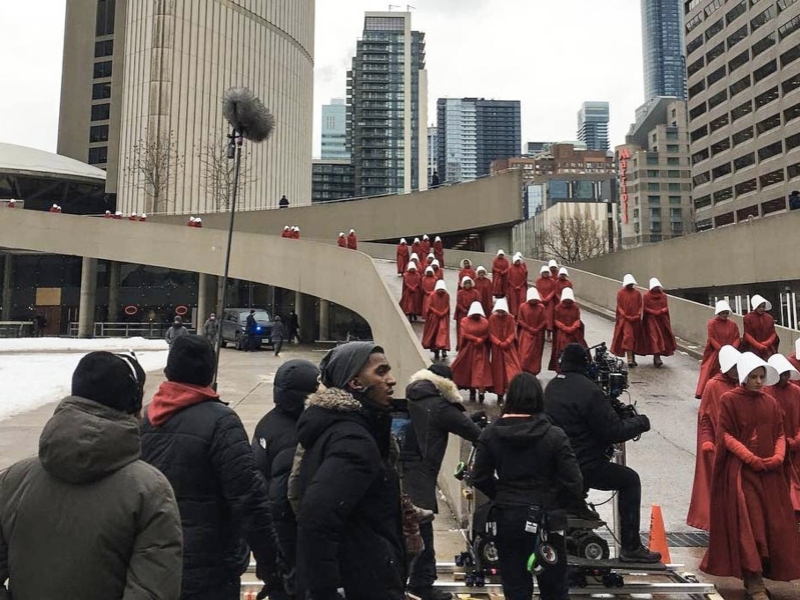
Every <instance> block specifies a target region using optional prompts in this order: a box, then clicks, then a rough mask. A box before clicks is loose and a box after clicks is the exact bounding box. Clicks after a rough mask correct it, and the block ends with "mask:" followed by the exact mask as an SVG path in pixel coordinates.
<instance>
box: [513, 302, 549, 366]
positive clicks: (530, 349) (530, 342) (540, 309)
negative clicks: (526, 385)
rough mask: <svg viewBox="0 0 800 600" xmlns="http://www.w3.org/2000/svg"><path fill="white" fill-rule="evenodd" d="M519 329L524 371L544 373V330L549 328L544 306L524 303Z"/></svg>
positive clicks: (518, 324) (521, 309) (520, 358)
mask: <svg viewBox="0 0 800 600" xmlns="http://www.w3.org/2000/svg"><path fill="white" fill-rule="evenodd" d="M517 327H518V330H517V335H518V337H519V361H520V365H521V366H522V369H523V370H524V371H527V372H528V373H531V374H532V375H538V374H539V373H541V372H542V355H543V354H544V330H545V329H546V327H547V316H546V315H545V312H544V305H543V304H542V303H541V302H539V301H538V300H531V301H530V302H523V303H522V304H521V305H520V307H519V316H518V317H517Z"/></svg>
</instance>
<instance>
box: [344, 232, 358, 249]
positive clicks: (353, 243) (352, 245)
mask: <svg viewBox="0 0 800 600" xmlns="http://www.w3.org/2000/svg"><path fill="white" fill-rule="evenodd" d="M347 247H348V248H349V249H350V250H358V238H357V237H356V234H355V233H348V234H347Z"/></svg>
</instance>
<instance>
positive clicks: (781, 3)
mask: <svg viewBox="0 0 800 600" xmlns="http://www.w3.org/2000/svg"><path fill="white" fill-rule="evenodd" d="M795 2H797V0H778V10H779V11H780V12H783V11H785V10H786V9H787V8H789V7H790V6H791V5H792V4H794V3H795Z"/></svg>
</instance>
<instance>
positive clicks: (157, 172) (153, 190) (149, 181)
mask: <svg viewBox="0 0 800 600" xmlns="http://www.w3.org/2000/svg"><path fill="white" fill-rule="evenodd" d="M182 164H183V159H182V157H181V156H180V155H179V153H178V144H177V142H176V140H175V134H174V133H173V132H171V131H170V132H169V133H168V134H160V135H152V136H151V135H146V136H145V137H144V138H142V139H140V140H139V141H138V142H136V143H135V144H134V145H133V153H132V154H131V155H130V156H129V157H128V161H127V164H126V165H125V174H126V175H127V177H128V178H129V179H130V181H131V182H132V184H133V186H134V187H136V188H137V189H139V190H142V191H143V192H144V193H145V195H146V196H147V202H146V207H145V212H147V213H151V214H155V213H158V212H163V211H164V209H165V208H166V206H167V203H168V202H169V190H170V188H171V187H172V186H173V185H174V183H175V180H176V178H177V175H178V171H179V170H180V168H181V166H182Z"/></svg>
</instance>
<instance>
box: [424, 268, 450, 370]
mask: <svg viewBox="0 0 800 600" xmlns="http://www.w3.org/2000/svg"><path fill="white" fill-rule="evenodd" d="M422 347H423V348H426V349H428V350H430V351H431V352H433V357H434V359H436V360H439V354H440V353H441V357H442V358H443V359H444V358H447V352H448V351H449V350H450V294H448V293H447V285H446V284H445V282H444V281H437V282H436V288H435V289H434V292H433V293H432V294H431V295H430V296H429V297H428V308H427V312H426V313H425V329H423V331H422Z"/></svg>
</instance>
